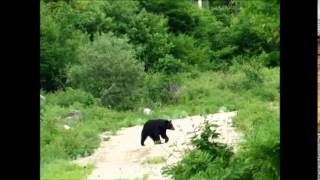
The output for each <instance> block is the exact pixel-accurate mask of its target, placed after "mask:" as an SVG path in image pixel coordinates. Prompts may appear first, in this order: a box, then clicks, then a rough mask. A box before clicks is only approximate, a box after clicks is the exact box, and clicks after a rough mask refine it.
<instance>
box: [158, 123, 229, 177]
mask: <svg viewBox="0 0 320 180" xmlns="http://www.w3.org/2000/svg"><path fill="white" fill-rule="evenodd" d="M215 127H217V126H216V125H214V124H210V123H209V122H207V121H205V123H204V124H203V126H201V127H200V128H199V129H195V131H194V133H195V135H193V137H192V138H191V144H192V145H193V146H194V147H195V150H193V151H191V152H190V153H188V154H187V155H186V156H185V157H184V158H183V159H182V160H181V161H180V162H178V163H176V164H174V165H171V166H167V167H165V168H163V173H164V174H165V175H171V176H172V177H173V178H174V179H190V178H192V177H194V176H195V175H197V174H201V173H204V172H206V171H207V168H208V167H209V166H210V165H211V164H212V163H213V162H220V164H219V165H220V168H221V167H224V166H226V165H227V164H228V162H229V161H230V159H231V157H232V156H233V152H232V151H231V149H230V148H229V147H228V146H226V145H225V144H222V143H218V142H215V139H217V138H218V137H219V133H217V132H216V130H215ZM199 132H200V135H197V133H199Z"/></svg>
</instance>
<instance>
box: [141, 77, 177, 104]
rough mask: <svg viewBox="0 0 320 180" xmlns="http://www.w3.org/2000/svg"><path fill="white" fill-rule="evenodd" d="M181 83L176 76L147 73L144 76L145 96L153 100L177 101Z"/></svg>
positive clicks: (162, 101)
mask: <svg viewBox="0 0 320 180" xmlns="http://www.w3.org/2000/svg"><path fill="white" fill-rule="evenodd" d="M181 83H182V82H181V79H180V78H179V77H178V76H172V75H166V74H161V73H155V74H149V75H148V76H147V78H146V88H147V97H148V98H149V99H150V100H151V101H153V102H160V103H163V104H174V103H177V102H178V100H179V97H180V94H181V90H182V86H181Z"/></svg>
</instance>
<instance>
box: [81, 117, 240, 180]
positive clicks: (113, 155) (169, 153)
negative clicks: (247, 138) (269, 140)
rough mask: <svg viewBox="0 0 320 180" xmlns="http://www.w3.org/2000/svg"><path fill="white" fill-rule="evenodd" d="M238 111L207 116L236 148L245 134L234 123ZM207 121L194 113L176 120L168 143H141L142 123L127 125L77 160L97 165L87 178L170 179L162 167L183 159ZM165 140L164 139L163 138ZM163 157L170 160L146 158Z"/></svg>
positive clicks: (92, 179) (224, 137)
mask: <svg viewBox="0 0 320 180" xmlns="http://www.w3.org/2000/svg"><path fill="white" fill-rule="evenodd" d="M235 115H236V112H225V113H217V114H212V115H207V116H206V119H207V120H209V121H210V122H213V123H215V124H217V125H218V126H219V127H218V129H217V131H218V132H220V133H221V136H220V138H219V141H220V142H224V143H227V144H229V145H230V146H233V147H235V149H236V146H235V145H236V144H237V142H238V140H239V139H240V137H241V134H239V132H237V131H235V129H234V128H233V127H231V125H232V119H231V118H232V117H234V116H235ZM203 121H204V117H203V116H191V117H186V118H183V119H176V120H173V121H172V123H173V125H174V127H175V129H176V130H175V131H170V130H167V135H168V137H169V138H170V140H169V142H168V143H166V144H160V145H154V144H153V141H152V140H151V139H150V138H147V140H146V141H145V146H144V147H143V146H141V145H140V134H141V130H142V126H134V127H130V128H125V129H122V130H120V131H118V132H117V135H115V136H111V135H108V133H104V134H102V135H101V136H102V138H105V137H106V136H107V137H110V140H108V141H102V143H101V144H100V147H99V148H98V149H97V150H96V151H95V153H94V154H92V155H91V156H89V157H86V158H83V159H79V160H77V161H76V163H78V164H81V165H86V164H88V163H89V164H94V165H95V166H96V168H95V170H94V171H93V172H92V174H90V175H89V176H88V177H87V179H89V180H109V179H110V180H111V179H112V180H114V179H143V178H145V179H152V180H158V179H159V180H160V179H169V178H167V177H163V176H162V175H161V168H162V167H163V166H165V165H169V164H172V163H174V162H177V161H178V160H180V158H181V157H180V155H181V154H180V153H181V150H183V149H185V148H188V147H187V145H185V143H187V142H189V138H190V136H191V135H192V134H189V132H192V131H193V129H194V127H196V126H198V125H199V124H201V123H202V122H203ZM162 142H163V140H162ZM177 150H178V151H177ZM154 157H162V158H164V159H165V160H166V162H163V163H160V164H143V163H142V162H143V161H145V160H146V159H150V158H154Z"/></svg>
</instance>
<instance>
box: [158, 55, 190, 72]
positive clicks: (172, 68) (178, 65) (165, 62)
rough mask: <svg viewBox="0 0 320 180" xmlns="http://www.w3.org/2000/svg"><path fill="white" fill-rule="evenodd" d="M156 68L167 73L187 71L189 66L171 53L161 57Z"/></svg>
mask: <svg viewBox="0 0 320 180" xmlns="http://www.w3.org/2000/svg"><path fill="white" fill-rule="evenodd" d="M156 69H157V70H158V71H162V72H164V73H167V74H175V73H178V72H183V71H186V69H187V66H186V65H185V64H184V63H183V62H181V60H180V59H176V58H174V57H173V56H171V55H166V56H165V57H164V58H160V59H159V62H158V65H157V68H156Z"/></svg>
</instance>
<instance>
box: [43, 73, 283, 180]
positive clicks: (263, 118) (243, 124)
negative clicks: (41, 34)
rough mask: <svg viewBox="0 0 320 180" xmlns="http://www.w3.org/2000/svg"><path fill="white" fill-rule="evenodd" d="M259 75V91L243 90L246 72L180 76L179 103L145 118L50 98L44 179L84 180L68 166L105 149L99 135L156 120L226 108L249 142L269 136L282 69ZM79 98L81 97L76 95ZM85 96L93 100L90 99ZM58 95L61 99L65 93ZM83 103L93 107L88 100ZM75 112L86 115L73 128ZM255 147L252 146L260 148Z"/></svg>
mask: <svg viewBox="0 0 320 180" xmlns="http://www.w3.org/2000/svg"><path fill="white" fill-rule="evenodd" d="M259 75H260V77H261V78H262V79H263V82H262V83H260V84H259V85H255V82H251V83H252V86H250V87H247V86H243V83H244V82H247V81H248V78H247V77H246V75H245V73H243V72H241V70H239V71H234V72H225V73H224V72H202V73H197V76H194V73H182V74H179V77H180V78H181V80H182V91H181V92H180V94H179V96H178V98H177V102H176V103H175V104H167V105H164V104H162V105H158V104H157V102H155V103H154V104H151V106H152V110H153V113H152V114H151V115H145V114H143V112H142V108H143V107H146V106H147V105H141V106H140V107H138V108H137V109H136V110H133V111H122V112H120V111H114V110H110V109H107V108H105V107H101V106H100V105H99V103H93V102H91V99H90V104H89V103H86V104H82V103H81V102H78V101H76V100H74V103H72V104H68V103H67V102H63V101H62V100H60V99H59V98H58V97H56V96H55V95H54V94H50V96H47V100H46V101H41V114H42V115H41V177H42V179H45V178H47V179H48V178H52V177H59V178H60V179H75V180H76V179H82V178H84V177H85V174H84V173H82V172H83V170H82V168H81V167H78V166H76V165H70V164H68V163H67V162H70V160H73V159H76V158H79V157H82V156H87V155H90V154H91V153H93V151H94V149H96V148H97V147H98V145H99V143H100V140H99V138H98V134H99V133H101V132H104V131H111V132H116V131H117V130H118V129H119V128H122V127H130V126H134V125H142V124H143V123H144V122H145V121H146V120H148V119H151V118H168V119H174V118H181V117H185V116H191V115H197V114H209V113H216V112H217V111H218V109H219V108H220V107H221V106H224V107H226V108H227V110H228V111H234V110H237V111H239V115H238V116H237V118H236V119H235V126H236V127H237V128H238V129H240V130H242V131H243V132H244V134H245V135H246V138H248V139H249V138H250V137H252V134H255V133H256V131H257V129H259V127H262V126H263V127H264V129H263V130H261V131H263V132H269V131H265V130H266V129H268V127H269V126H271V127H274V128H278V125H277V124H276V125H275V123H277V121H278V120H279V119H278V115H279V105H278V104H279V92H278V88H279V68H274V69H267V68H263V69H261V71H260V72H259ZM75 92H78V91H72V93H75ZM65 94H68V93H65ZM65 94H64V95H65ZM80 94H83V95H84V96H85V97H88V95H87V94H85V93H80ZM58 95H59V96H61V93H59V94H58ZM74 97H78V96H76V95H74ZM50 98H52V99H53V100H50ZM61 98H64V96H62V97H61ZM83 99H84V100H83V101H84V102H87V101H85V100H87V99H86V98H83ZM57 102H63V103H64V104H67V106H65V105H64V106H61V105H59V103H57ZM149 105H150V104H149ZM73 110H80V112H81V119H80V120H75V121H71V122H70V121H66V120H64V119H63V116H64V115H65V114H67V113H69V112H71V111H73ZM64 124H68V125H69V126H71V129H69V130H65V129H63V128H59V127H61V126H63V125H64ZM265 135H266V134H265ZM260 136H262V135H260ZM272 136H274V137H275V138H278V137H277V136H276V135H272V134H271V135H270V138H271V137H272ZM260 138H261V137H260ZM261 139H263V138H261ZM251 142H252V145H254V144H255V143H256V142H255V141H251ZM137 143H139V142H137Z"/></svg>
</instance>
